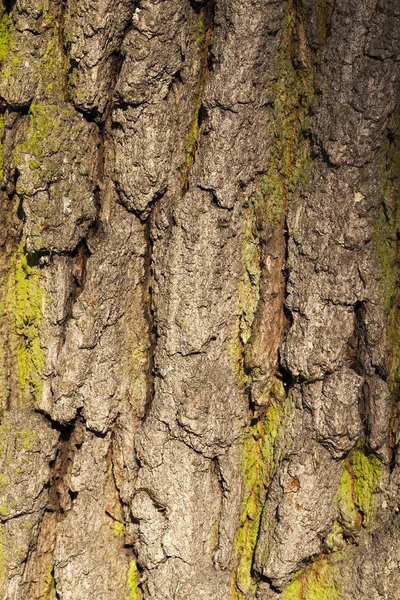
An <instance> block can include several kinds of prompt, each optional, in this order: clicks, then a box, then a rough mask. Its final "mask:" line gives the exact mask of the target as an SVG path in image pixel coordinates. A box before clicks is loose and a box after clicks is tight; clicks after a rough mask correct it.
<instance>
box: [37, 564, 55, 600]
mask: <svg viewBox="0 0 400 600" xmlns="http://www.w3.org/2000/svg"><path fill="white" fill-rule="evenodd" d="M53 592H54V567H53V565H50V566H49V569H48V572H47V577H46V581H45V591H44V594H42V596H40V598H39V600H51V598H52V597H53Z"/></svg>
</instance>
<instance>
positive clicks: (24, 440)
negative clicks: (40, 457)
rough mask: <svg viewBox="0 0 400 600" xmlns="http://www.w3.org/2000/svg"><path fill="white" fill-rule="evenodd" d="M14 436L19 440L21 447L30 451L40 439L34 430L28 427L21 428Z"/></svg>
mask: <svg viewBox="0 0 400 600" xmlns="http://www.w3.org/2000/svg"><path fill="white" fill-rule="evenodd" d="M16 438H17V439H18V440H19V441H20V442H21V444H22V447H23V448H24V449H25V450H27V451H31V450H32V448H33V447H34V446H35V445H36V444H37V443H38V442H39V441H40V438H39V436H38V435H37V433H35V432H34V431H31V430H30V429H21V431H18V432H17V435H16Z"/></svg>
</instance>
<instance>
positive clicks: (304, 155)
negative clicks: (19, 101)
mask: <svg viewBox="0 0 400 600" xmlns="http://www.w3.org/2000/svg"><path fill="white" fill-rule="evenodd" d="M282 32H283V33H282V41H281V45H280V49H279V52H278V55H277V61H276V70H277V81H276V84H275V90H274V105H273V109H272V114H271V120H270V131H271V133H272V135H273V146H272V150H271V156H270V161H269V167H268V171H267V173H266V175H264V176H263V177H262V179H261V181H260V184H259V189H258V191H257V194H256V201H257V203H258V204H259V205H260V207H262V213H263V217H264V219H265V220H266V221H267V222H269V223H270V224H271V225H272V227H273V228H275V227H276V226H277V225H278V223H280V222H281V220H282V218H283V217H284V215H285V213H286V209H287V205H288V202H289V200H290V198H291V196H292V195H293V193H294V192H295V190H296V189H297V187H298V186H299V184H305V183H306V182H307V181H308V176H309V170H310V163H311V159H310V144H309V139H308V137H307V130H308V127H309V116H308V115H309V112H310V107H311V104H312V101H313V98H314V81H313V70H312V64H311V57H310V52H309V50H308V47H307V42H306V37H305V33H304V28H303V25H302V23H301V21H300V20H299V19H298V18H297V14H296V7H295V3H294V2H293V0H289V1H288V3H287V11H286V15H285V18H284V21H283V24H282Z"/></svg>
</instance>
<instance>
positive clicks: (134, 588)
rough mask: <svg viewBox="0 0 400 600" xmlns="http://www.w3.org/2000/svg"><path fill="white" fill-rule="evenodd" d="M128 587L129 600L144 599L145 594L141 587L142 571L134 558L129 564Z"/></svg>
mask: <svg viewBox="0 0 400 600" xmlns="http://www.w3.org/2000/svg"><path fill="white" fill-rule="evenodd" d="M128 589H129V596H128V598H127V600H142V598H143V595H142V591H141V589H140V573H139V570H138V568H137V564H136V562H135V561H134V560H133V561H131V563H130V564H129V569H128Z"/></svg>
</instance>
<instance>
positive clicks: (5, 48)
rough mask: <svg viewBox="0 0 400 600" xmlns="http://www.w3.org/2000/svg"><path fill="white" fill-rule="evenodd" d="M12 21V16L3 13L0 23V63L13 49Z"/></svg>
mask: <svg viewBox="0 0 400 600" xmlns="http://www.w3.org/2000/svg"><path fill="white" fill-rule="evenodd" d="M13 33H14V21H13V19H12V15H10V14H8V13H4V14H3V17H2V19H1V21H0V61H3V60H5V58H6V57H7V55H8V52H9V50H10V49H13V48H14V47H15V41H14V36H13Z"/></svg>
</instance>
